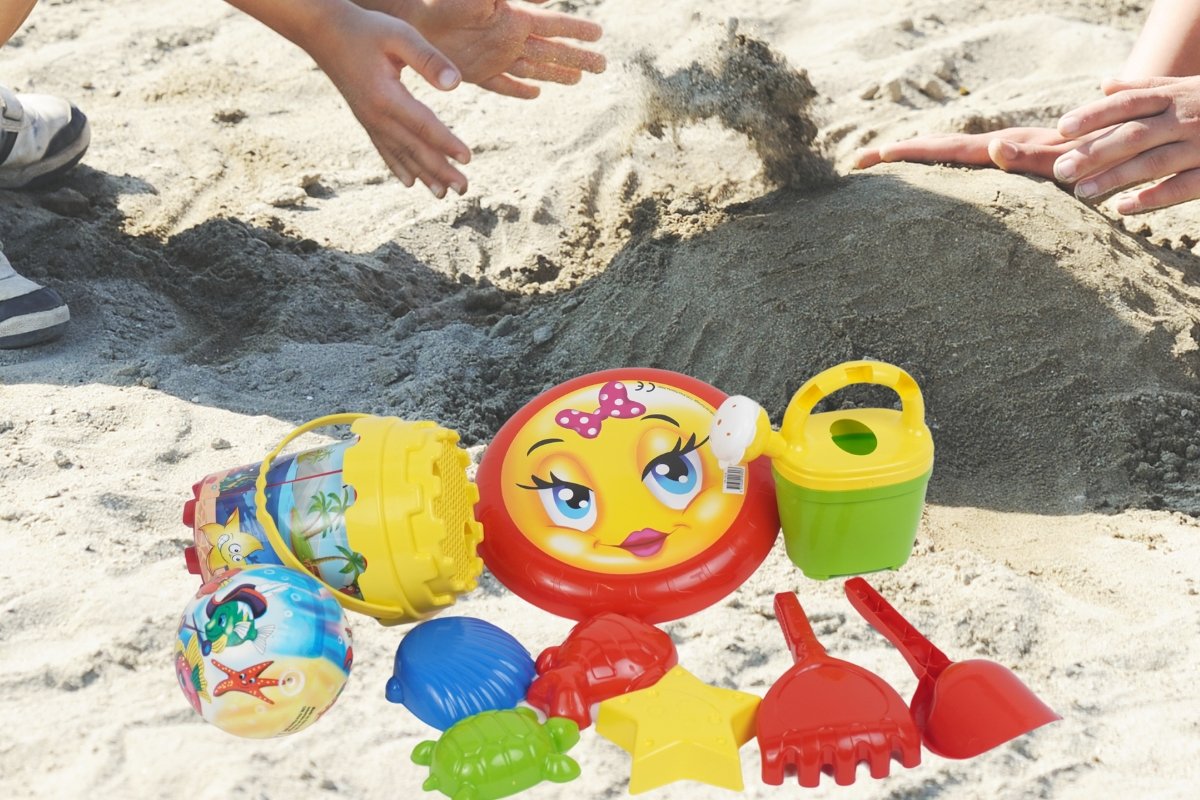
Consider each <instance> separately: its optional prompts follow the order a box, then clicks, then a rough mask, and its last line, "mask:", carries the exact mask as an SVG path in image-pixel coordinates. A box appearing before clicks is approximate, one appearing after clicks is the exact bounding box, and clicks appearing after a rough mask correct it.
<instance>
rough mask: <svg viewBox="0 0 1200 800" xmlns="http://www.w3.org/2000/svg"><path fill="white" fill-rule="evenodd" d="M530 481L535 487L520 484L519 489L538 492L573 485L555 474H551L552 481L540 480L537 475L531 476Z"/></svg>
mask: <svg viewBox="0 0 1200 800" xmlns="http://www.w3.org/2000/svg"><path fill="white" fill-rule="evenodd" d="M529 480H531V481H533V486H526V485H525V484H523V483H518V484H517V488H519V489H530V490H532V491H535V492H536V491H539V490H541V489H551V488H553V487H555V486H564V485H566V484H571V481H564V480H563V479H562V478H560V477H558V476H557V475H555V474H554V473H553V472H551V473H550V480H546V479H545V478H539V477H538V476H537V475H530V476H529ZM571 485H574V484H571Z"/></svg>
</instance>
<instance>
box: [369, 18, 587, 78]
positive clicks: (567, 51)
mask: <svg viewBox="0 0 1200 800" xmlns="http://www.w3.org/2000/svg"><path fill="white" fill-rule="evenodd" d="M530 1H531V2H535V3H542V2H545V0H530ZM356 2H358V3H359V5H362V6H365V7H368V8H374V9H377V10H379V11H384V12H387V13H389V14H393V15H395V16H397V17H400V18H402V19H406V20H408V21H409V22H411V23H412V24H413V25H414V26H416V27H417V29H418V30H420V31H421V33H423V34H424V35H425V36H426V37H427V38H428V39H429V41H431V42H432V43H433V44H434V45H435V46H436V47H437V48H438V49H439V50H441V51H442V52H443V53H445V54H446V55H447V56H448V57H449V58H450V60H451V61H453V62H454V63H455V64H456V65H457V66H458V68H459V69H460V70H461V71H462V76H463V80H465V81H468V82H470V83H474V84H477V85H479V86H480V87H482V88H484V89H488V90H490V91H493V92H497V93H498V94H503V95H508V96H510V97H521V98H533V97H537V95H538V92H539V91H540V90H539V89H538V87H537V86H535V85H533V84H531V83H528V82H527V81H553V82H555V83H566V84H571V83H578V82H579V80H580V78H581V77H582V75H583V72H584V71H587V72H602V71H603V70H604V67H605V60H604V56H602V55H600V54H599V53H595V52H592V51H590V50H584V49H583V48H581V47H576V46H575V45H574V44H569V43H567V42H564V41H559V40H560V39H575V40H579V41H585V42H594V41H596V40H597V39H599V38H600V35H601V33H602V30H601V28H600V26H599V25H597V24H596V23H594V22H589V21H587V20H584V19H580V18H578V17H573V16H571V15H569V14H563V13H560V12H556V11H543V10H540V9H532V8H525V7H523V6H519V5H518V6H514V5H510V4H509V3H508V2H507V1H506V0H356ZM518 78H522V79H524V80H518Z"/></svg>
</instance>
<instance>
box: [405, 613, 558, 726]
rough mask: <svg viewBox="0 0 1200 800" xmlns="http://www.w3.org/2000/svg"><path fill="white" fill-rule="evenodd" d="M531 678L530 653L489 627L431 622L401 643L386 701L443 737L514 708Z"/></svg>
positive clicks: (467, 621)
mask: <svg viewBox="0 0 1200 800" xmlns="http://www.w3.org/2000/svg"><path fill="white" fill-rule="evenodd" d="M535 674H536V673H535V672H534V665H533V659H532V658H531V657H530V656H529V651H527V650H526V649H525V648H524V647H522V646H521V644H520V642H518V641H517V640H516V639H514V638H513V637H512V636H510V635H509V634H507V633H505V632H504V631H503V630H501V629H500V628H497V627H496V626H495V625H492V624H491V623H490V622H484V621H483V620H481V619H474V618H472V617H447V618H444V619H432V620H429V621H428V622H422V623H421V624H420V625H417V626H416V627H415V628H413V629H412V630H411V631H409V632H408V633H407V634H405V636H404V638H403V639H402V640H401V641H400V645H399V647H397V648H396V662H395V671H394V672H393V674H392V677H391V678H389V679H388V682H387V689H386V691H385V695H386V697H387V699H388V700H389V701H390V702H393V703H402V704H404V705H405V706H406V707H407V708H408V710H409V711H411V712H412V713H413V714H415V715H416V716H417V718H418V719H420V720H421V721H422V722H424V723H425V724H427V725H432V726H433V727H435V728H437V729H438V730H441V731H444V730H446V729H447V728H449V727H451V726H452V725H454V723H456V722H458V721H459V720H462V719H466V718H467V717H470V716H473V715H475V714H478V713H480V712H483V711H492V710H495V709H503V708H513V707H514V706H516V705H517V703H519V702H521V700H523V699H524V697H525V692H526V690H527V689H528V688H529V683H530V682H531V681H532V680H533V677H534V675H535Z"/></svg>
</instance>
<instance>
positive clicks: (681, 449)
mask: <svg viewBox="0 0 1200 800" xmlns="http://www.w3.org/2000/svg"><path fill="white" fill-rule="evenodd" d="M707 441H708V437H707V436H705V437H704V438H703V439H701V440H700V441H698V442H697V441H696V434H694V433H693V434H692V435H691V436H689V437H688V440H687V443H686V444H684V441H683V437H682V436H681V437H679V439H678V440H676V442H675V446H674V447H672V448H671V449H670V450H668V451H667V452H665V453H660V454H659V455H657V456H655V457H654V458H652V459H650V463H649V464H647V465H646V467H645V469H643V470H642V479H643V480H645V478H646V476H647V475H649V474H650V467H651V466H652V465H653V464H654V462H655V461H657V460H658V459H660V458H662V457H663V456H669V455H679V456H686V455H687V454H688V453H691V452H693V451H696V450H699V449H700V448H701V447H703V446H704V443H705V442H707ZM551 477H553V476H551Z"/></svg>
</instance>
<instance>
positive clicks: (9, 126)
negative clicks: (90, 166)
mask: <svg viewBox="0 0 1200 800" xmlns="http://www.w3.org/2000/svg"><path fill="white" fill-rule="evenodd" d="M91 139H92V129H91V126H90V125H88V121H87V117H86V116H84V114H83V112H82V111H80V110H79V109H78V108H76V107H75V106H73V105H71V104H70V103H68V102H67V101H66V100H63V99H61V98H58V97H54V96H52V95H48V94H22V95H17V94H14V93H13V91H12V90H11V89H8V88H7V87H4V86H0V189H26V188H37V187H39V186H43V185H46V184H48V183H52V182H53V181H55V180H56V179H58V178H59V177H61V176H62V174H63V173H65V172H66V171H67V170H69V169H70V168H71V167H73V166H75V165H76V164H77V163H79V159H81V158H83V154H84V152H85V151H87V148H88V143H89V142H90V141H91Z"/></svg>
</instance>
